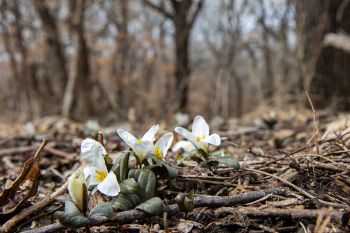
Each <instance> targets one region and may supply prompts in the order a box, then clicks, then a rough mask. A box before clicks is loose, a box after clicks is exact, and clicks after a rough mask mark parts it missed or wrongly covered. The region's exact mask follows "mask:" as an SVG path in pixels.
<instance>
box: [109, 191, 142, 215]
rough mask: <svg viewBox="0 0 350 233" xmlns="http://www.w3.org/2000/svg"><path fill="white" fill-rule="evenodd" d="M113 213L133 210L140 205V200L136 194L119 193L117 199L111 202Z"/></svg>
mask: <svg viewBox="0 0 350 233" xmlns="http://www.w3.org/2000/svg"><path fill="white" fill-rule="evenodd" d="M111 203H112V208H113V210H114V211H119V210H122V211H125V210H130V209H133V208H134V207H135V206H136V205H138V204H139V203H141V199H140V197H139V196H138V195H137V194H127V195H126V194H123V193H120V194H119V195H118V197H116V198H115V199H113V200H112V201H111Z"/></svg>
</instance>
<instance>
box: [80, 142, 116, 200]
mask: <svg viewBox="0 0 350 233" xmlns="http://www.w3.org/2000/svg"><path fill="white" fill-rule="evenodd" d="M105 155H107V152H106V150H105V148H104V147H103V146H102V145H101V143H99V142H97V141H95V140H93V139H91V138H87V139H85V140H83V141H82V142H81V156H82V159H83V160H84V161H86V163H87V167H85V168H84V170H83V172H84V176H85V178H86V182H87V185H88V187H89V188H91V187H97V190H98V191H100V192H101V193H103V194H105V195H107V196H117V195H118V194H119V192H120V186H119V183H118V180H117V177H116V175H115V173H114V172H113V171H110V172H108V169H107V166H106V162H105Z"/></svg>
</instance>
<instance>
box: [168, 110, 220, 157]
mask: <svg viewBox="0 0 350 233" xmlns="http://www.w3.org/2000/svg"><path fill="white" fill-rule="evenodd" d="M175 131H176V132H177V133H178V134H180V135H182V136H183V137H184V138H186V139H187V140H188V141H190V142H191V143H192V144H193V145H194V146H195V147H196V148H197V149H198V150H202V151H204V152H205V154H208V152H209V151H208V149H209V144H211V145H214V146H219V145H220V143H221V140H220V136H219V135H218V134H216V133H214V134H212V135H209V125H208V123H207V122H206V121H205V120H204V118H203V117H202V116H196V117H195V118H194V121H193V124H192V132H190V131H188V130H187V129H185V128H183V127H176V128H175ZM183 145H184V144H183Z"/></svg>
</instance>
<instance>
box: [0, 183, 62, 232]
mask: <svg viewBox="0 0 350 233" xmlns="http://www.w3.org/2000/svg"><path fill="white" fill-rule="evenodd" d="M66 187H67V182H66V183H65V184H64V185H63V186H61V187H60V188H59V189H57V190H56V191H55V192H54V193H52V194H51V195H49V196H47V197H45V198H44V199H43V200H41V201H39V202H37V203H35V204H34V205H32V206H30V207H28V208H26V209H24V210H22V211H21V212H20V213H19V214H17V215H15V216H14V217H12V218H11V219H10V220H8V221H7V222H6V223H5V224H4V225H3V226H2V230H3V231H5V232H8V231H10V230H11V229H12V228H13V227H15V226H16V225H17V223H19V222H20V221H22V220H23V219H24V218H26V217H28V216H29V215H31V214H33V213H35V212H37V211H39V210H40V209H42V208H44V207H45V206H47V205H48V204H50V203H51V202H52V201H54V200H55V198H56V197H57V196H60V195H62V194H63V193H64V192H65V191H66Z"/></svg>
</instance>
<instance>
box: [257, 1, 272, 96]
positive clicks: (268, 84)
mask: <svg viewBox="0 0 350 233" xmlns="http://www.w3.org/2000/svg"><path fill="white" fill-rule="evenodd" d="M259 4H260V7H261V15H260V17H259V24H260V25H261V27H262V43H263V44H262V53H263V59H264V68H265V76H264V80H263V93H264V97H265V98H267V99H268V98H270V97H272V95H273V94H274V82H275V78H274V73H273V67H272V57H271V55H272V54H271V49H270V45H269V39H270V38H269V29H268V27H267V25H266V9H265V6H264V2H263V0H259Z"/></svg>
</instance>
